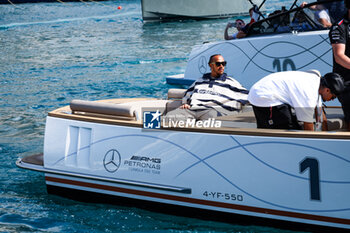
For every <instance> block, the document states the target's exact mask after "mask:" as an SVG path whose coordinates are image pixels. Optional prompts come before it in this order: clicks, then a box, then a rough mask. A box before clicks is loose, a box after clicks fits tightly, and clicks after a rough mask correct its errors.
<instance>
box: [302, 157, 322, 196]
mask: <svg viewBox="0 0 350 233" xmlns="http://www.w3.org/2000/svg"><path fill="white" fill-rule="evenodd" d="M308 168H309V177H310V179H309V180H310V196H311V200H317V201H320V200H321V197H320V175H319V165H318V161H317V159H315V158H310V157H306V158H305V159H304V160H303V161H301V162H300V164H299V169H300V173H303V172H304V171H305V170H306V169H308Z"/></svg>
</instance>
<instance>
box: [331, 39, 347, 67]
mask: <svg viewBox="0 0 350 233" xmlns="http://www.w3.org/2000/svg"><path fill="white" fill-rule="evenodd" d="M332 48H333V54H334V58H335V61H336V63H338V64H339V65H341V66H342V67H344V68H347V69H350V58H349V57H348V56H346V55H345V44H332Z"/></svg>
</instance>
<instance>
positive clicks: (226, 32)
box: [224, 19, 246, 40]
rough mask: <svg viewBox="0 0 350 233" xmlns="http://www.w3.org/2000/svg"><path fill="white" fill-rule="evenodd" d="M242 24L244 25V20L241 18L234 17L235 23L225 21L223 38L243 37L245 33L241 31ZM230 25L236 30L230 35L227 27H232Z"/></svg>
mask: <svg viewBox="0 0 350 233" xmlns="http://www.w3.org/2000/svg"><path fill="white" fill-rule="evenodd" d="M244 26H245V22H244V21H243V20H242V19H236V22H235V23H227V25H226V28H225V33H224V37H225V40H233V39H240V38H243V37H245V36H246V33H244V32H243V31H242V29H243V27H244ZM232 27H236V28H237V32H236V33H234V34H232V35H229V34H228V29H229V28H232Z"/></svg>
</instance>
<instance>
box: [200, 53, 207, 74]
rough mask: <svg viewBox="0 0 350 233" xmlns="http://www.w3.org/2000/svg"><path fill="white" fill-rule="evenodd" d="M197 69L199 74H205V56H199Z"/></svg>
mask: <svg viewBox="0 0 350 233" xmlns="http://www.w3.org/2000/svg"><path fill="white" fill-rule="evenodd" d="M198 70H199V72H200V73H201V74H205V73H206V71H207V59H206V58H205V56H201V57H200V58H199V62H198Z"/></svg>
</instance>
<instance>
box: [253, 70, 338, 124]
mask: <svg viewBox="0 0 350 233" xmlns="http://www.w3.org/2000/svg"><path fill="white" fill-rule="evenodd" d="M343 90H344V82H343V79H342V77H340V75H338V74H336V73H328V74H326V75H324V76H323V77H321V74H320V72H318V71H317V70H311V71H306V72H305V71H286V72H278V73H273V74H270V75H267V76H266V77H264V78H262V79H261V80H259V81H258V82H257V83H255V84H254V85H253V87H252V88H251V89H250V91H249V96H248V101H249V102H250V103H251V104H252V105H253V110H254V114H255V118H256V122H257V127H258V128H269V129H302V128H303V129H304V130H321V129H322V130H328V127H327V119H326V117H325V114H324V112H323V110H322V101H330V100H333V99H335V98H336V97H337V95H339V94H341V92H342V91H343ZM299 122H301V125H300V124H299Z"/></svg>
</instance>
